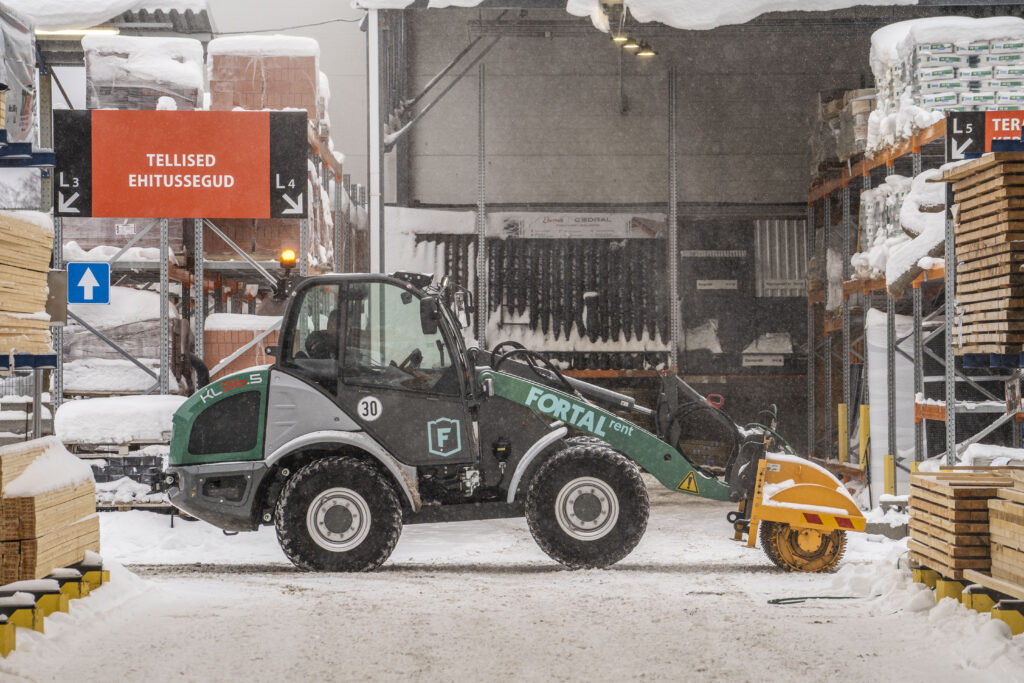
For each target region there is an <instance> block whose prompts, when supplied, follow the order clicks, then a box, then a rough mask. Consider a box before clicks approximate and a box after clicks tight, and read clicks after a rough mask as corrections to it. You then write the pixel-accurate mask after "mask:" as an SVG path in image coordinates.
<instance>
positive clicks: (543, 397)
mask: <svg viewBox="0 0 1024 683" xmlns="http://www.w3.org/2000/svg"><path fill="white" fill-rule="evenodd" d="M477 380H478V381H479V382H480V383H481V384H483V385H484V386H485V388H486V389H487V390H488V392H489V393H490V394H492V395H494V396H499V397H501V398H504V399H507V400H509V401H512V402H513V403H518V404H519V405H523V406H526V407H527V408H530V409H532V410H535V411H537V412H538V413H540V414H541V415H545V416H546V417H550V418H553V419H555V420H561V421H562V422H564V423H565V424H566V425H567V426H569V427H573V428H574V429H578V430H579V431H581V432H585V433H587V434H590V435H592V436H596V437H598V438H599V439H602V440H603V441H605V442H607V443H608V444H609V445H610V446H611V447H612V448H614V449H615V450H617V451H619V452H620V453H622V454H623V455H625V456H626V457H627V458H629V459H630V460H633V461H634V462H636V463H637V464H638V465H640V466H641V467H643V468H644V469H645V470H647V472H649V473H650V474H651V475H653V476H654V477H655V478H656V479H657V480H658V481H660V482H661V483H662V484H663V485H664V486H666V487H667V488H669V489H672V490H673V491H680V492H682V493H689V494H691V495H695V496H700V497H701V498H710V499H711V500H729V487H728V486H727V485H726V484H723V483H722V482H720V481H718V480H717V479H714V478H712V477H708V476H705V475H703V474H701V473H700V472H698V471H697V470H696V469H695V468H694V467H693V466H692V465H691V464H690V463H689V461H687V460H686V458H684V457H683V455H682V454H681V453H679V451H677V450H676V449H675V448H673V447H672V446H670V445H668V444H667V443H665V442H664V441H662V440H661V439H659V438H658V437H656V436H654V435H653V434H651V433H650V432H648V431H647V430H645V429H642V428H641V427H638V426H637V425H635V424H633V423H632V422H629V421H627V420H623V419H622V418H621V417H619V416H618V415H615V414H614V413H611V412H609V411H607V410H604V409H602V408H600V407H598V406H595V405H593V404H592V403H588V402H585V401H581V400H580V399H579V398H576V397H574V396H570V395H569V394H567V393H565V392H562V391H559V390H557V389H552V388H550V387H548V386H545V385H542V384H538V383H535V382H531V381H529V380H526V379H523V378H521V377H515V376H512V375H508V374H505V373H503V372H499V371H493V370H482V371H480V372H479V373H478V374H477Z"/></svg>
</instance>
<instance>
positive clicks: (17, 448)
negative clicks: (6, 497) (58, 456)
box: [0, 441, 46, 491]
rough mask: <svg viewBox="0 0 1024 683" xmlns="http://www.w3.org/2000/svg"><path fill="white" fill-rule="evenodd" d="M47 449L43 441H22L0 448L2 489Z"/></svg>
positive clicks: (0, 485)
mask: <svg viewBox="0 0 1024 683" xmlns="http://www.w3.org/2000/svg"><path fill="white" fill-rule="evenodd" d="M45 450H46V444H45V443H43V442H41V441H22V442H19V443H16V444H11V445H10V446H4V447H2V448H0V491H3V490H4V489H5V488H6V487H7V485H8V484H10V483H11V482H12V481H14V480H15V479H17V478H18V477H20V476H21V475H22V474H23V473H24V472H25V470H26V469H28V466H29V465H31V464H32V463H33V462H35V459H36V458H38V457H39V456H40V455H42V454H43V451H45Z"/></svg>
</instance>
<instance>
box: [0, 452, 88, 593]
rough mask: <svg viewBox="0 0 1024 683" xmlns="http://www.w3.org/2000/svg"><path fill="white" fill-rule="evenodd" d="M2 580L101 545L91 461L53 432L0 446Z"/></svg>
mask: <svg viewBox="0 0 1024 683" xmlns="http://www.w3.org/2000/svg"><path fill="white" fill-rule="evenodd" d="M0 490H2V492H3V495H2V497H0V584H2V583H9V582H12V581H21V580H31V579H41V578H43V577H45V576H48V575H49V574H50V573H51V572H53V570H54V569H58V568H60V567H67V566H69V565H72V564H75V563H78V562H81V561H82V560H84V559H85V553H86V551H87V550H93V551H96V552H98V551H99V540H100V527H99V518H98V517H97V516H96V487H95V485H94V484H93V481H92V475H91V472H90V469H89V466H88V465H86V464H85V463H83V462H81V461H80V460H78V458H75V457H74V456H73V455H71V454H70V453H68V452H67V451H66V450H64V447H63V445H62V444H61V443H60V441H59V440H57V439H56V438H54V437H47V438H44V439H35V440H33V441H26V442H24V443H19V444H13V445H11V446H6V447H4V448H0Z"/></svg>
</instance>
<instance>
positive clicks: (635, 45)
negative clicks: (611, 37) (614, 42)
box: [622, 38, 640, 50]
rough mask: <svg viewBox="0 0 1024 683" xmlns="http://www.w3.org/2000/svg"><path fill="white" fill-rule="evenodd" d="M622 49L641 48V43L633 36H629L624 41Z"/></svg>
mask: <svg viewBox="0 0 1024 683" xmlns="http://www.w3.org/2000/svg"><path fill="white" fill-rule="evenodd" d="M622 49H623V50H639V49H640V43H638V42H636V41H635V40H633V39H632V38H627V39H626V42H624V43H623V44H622Z"/></svg>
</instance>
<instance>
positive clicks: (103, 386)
mask: <svg viewBox="0 0 1024 683" xmlns="http://www.w3.org/2000/svg"><path fill="white" fill-rule="evenodd" d="M139 361H140V362H141V363H143V364H144V365H145V366H146V367H148V368H149V369H150V370H152V371H153V372H154V373H156V374H157V375H159V374H160V361H158V360H156V359H155V358H140V359H139ZM168 380H169V384H168V389H169V391H171V392H172V393H174V392H177V391H178V380H177V379H176V378H175V377H174V375H173V374H170V375H168ZM155 382H156V380H155V379H153V377H152V376H151V375H150V374H149V373H147V372H145V371H143V369H142V368H140V367H139V366H138V365H136V364H135V363H132V362H131V361H130V360H126V359H124V358H82V359H78V360H65V361H64V391H65V392H67V393H69V394H74V393H94V392H111V393H117V392H136V391H142V390H145V389H148V388H149V387H151V386H153V384H154V383H155Z"/></svg>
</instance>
